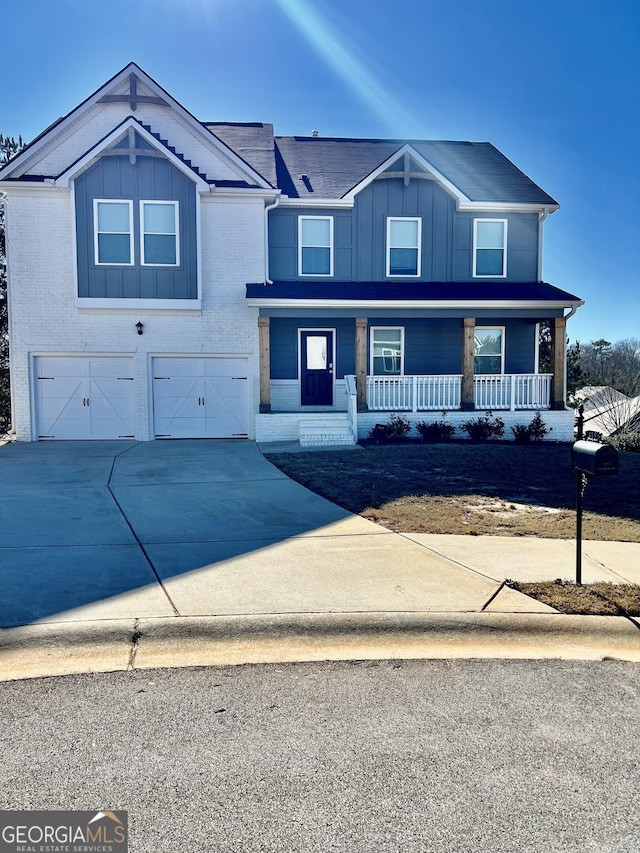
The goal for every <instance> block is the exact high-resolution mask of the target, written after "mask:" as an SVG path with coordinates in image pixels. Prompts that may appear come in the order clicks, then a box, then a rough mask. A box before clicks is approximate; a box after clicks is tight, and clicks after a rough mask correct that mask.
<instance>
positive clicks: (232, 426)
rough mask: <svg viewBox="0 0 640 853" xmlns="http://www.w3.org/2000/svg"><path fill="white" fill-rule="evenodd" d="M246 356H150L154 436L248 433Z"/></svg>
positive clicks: (209, 436)
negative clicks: (151, 358) (151, 363)
mask: <svg viewBox="0 0 640 853" xmlns="http://www.w3.org/2000/svg"><path fill="white" fill-rule="evenodd" d="M247 371H248V363H247V359H246V358H196V357H194V358H154V359H153V417H154V432H155V437H156V438H246V437H247V435H248V432H249V380H248V372H247Z"/></svg>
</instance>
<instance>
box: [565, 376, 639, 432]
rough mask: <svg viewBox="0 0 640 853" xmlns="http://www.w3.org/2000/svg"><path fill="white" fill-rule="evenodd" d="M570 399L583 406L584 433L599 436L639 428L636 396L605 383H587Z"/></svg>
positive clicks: (636, 430)
mask: <svg viewBox="0 0 640 853" xmlns="http://www.w3.org/2000/svg"><path fill="white" fill-rule="evenodd" d="M574 400H575V401H576V402H579V403H582V405H583V409H584V422H583V427H584V435H585V437H586V438H594V439H597V440H600V439H602V438H609V437H611V436H616V435H623V434H626V433H631V432H638V431H640V396H638V397H627V396H626V395H625V394H622V393H621V392H620V391H616V389H615V388H611V386H609V385H598V386H594V385H588V386H585V387H584V388H581V389H580V390H579V391H576V393H575V394H574Z"/></svg>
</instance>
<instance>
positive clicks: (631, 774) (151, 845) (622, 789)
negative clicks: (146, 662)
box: [0, 661, 640, 853]
mask: <svg viewBox="0 0 640 853" xmlns="http://www.w3.org/2000/svg"><path fill="white" fill-rule="evenodd" d="M639 695H640V667H638V665H636V664H630V663H622V662H618V661H604V662H600V663H594V662H562V661H547V662H545V661H533V662H518V661H402V662H401V661H396V662H393V661H391V662H375V661H373V662H372V661H367V662H355V663H324V664H310V663H305V664H289V665H274V666H244V667H228V668H210V669H186V670H149V671H133V672H120V673H112V674H96V675H80V676H69V677H65V678H57V679H41V680H31V681H16V682H7V683H4V684H0V755H1V759H0V761H1V765H2V772H1V779H2V781H1V785H0V807H1V808H2V809H52V810H53V809H96V810H97V809H102V810H105V809H110V810H111V809H126V810H128V812H129V826H130V838H131V840H130V850H131V851H132V853H146V851H149V853H151V851H153V853H158V851H161V853H164V851H167V853H169V851H183V850H194V851H195V850H203V851H225V853H226V851H234V853H236V851H237V853H240V851H242V853H253V851H278V853H282V851H301V853H306V851H329V850H331V851H349V852H350V853H360V851H362V853H364V851H367V853H369V851H402V852H403V853H406V851H421V853H425V851H434V853H435V851H438V853H448V851H451V853H454V851H455V853H467V851H469V853H471V851H473V853H478V851H482V853H493V851H522V850H526V851H540V853H554V851H580V853H583V851H598V853H623V851H624V853H626V851H637V850H638V849H639V848H640V813H639V810H638V806H637V790H638V784H639V782H640V770H639V767H640V737H639V735H640V713H639V711H638V698H639Z"/></svg>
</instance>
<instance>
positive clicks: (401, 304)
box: [246, 297, 584, 311]
mask: <svg viewBox="0 0 640 853" xmlns="http://www.w3.org/2000/svg"><path fill="white" fill-rule="evenodd" d="M246 302H247V305H251V306H252V307H253V306H256V307H258V308H393V309H394V310H395V309H398V308H400V309H402V308H408V309H411V308H447V309H449V308H464V309H467V308H468V309H474V310H481V309H485V308H489V309H499V310H501V311H502V310H521V309H525V310H527V311H528V310H535V309H538V308H543V309H560V308H562V309H564V308H573V307H574V306H575V307H580V306H581V305H584V300H576V301H568V300H567V301H564V302H561V301H544V302H539V301H538V302H535V301H531V300H522V301H520V302H518V301H514V300H513V299H509V300H507V299H493V300H485V301H483V302H477V301H476V300H471V299H371V300H363V299H259V298H255V297H254V298H249V299H247V300H246Z"/></svg>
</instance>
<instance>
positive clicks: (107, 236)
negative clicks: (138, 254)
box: [93, 198, 133, 266]
mask: <svg viewBox="0 0 640 853" xmlns="http://www.w3.org/2000/svg"><path fill="white" fill-rule="evenodd" d="M93 223H94V232H93V240H94V254H95V263H96V264H101V265H105V264H110V265H119V266H131V265H132V264H133V202H132V201H109V200H106V199H98V198H96V199H94V201H93Z"/></svg>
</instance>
